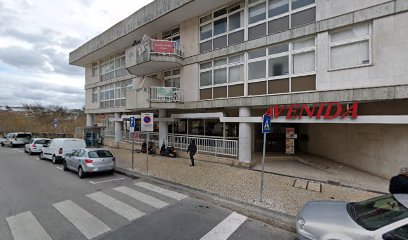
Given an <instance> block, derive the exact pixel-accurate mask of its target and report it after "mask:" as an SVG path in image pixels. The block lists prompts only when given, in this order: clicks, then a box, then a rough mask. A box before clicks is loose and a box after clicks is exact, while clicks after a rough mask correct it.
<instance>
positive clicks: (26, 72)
mask: <svg viewBox="0 0 408 240" xmlns="http://www.w3.org/2000/svg"><path fill="white" fill-rule="evenodd" d="M150 2H152V0H69V1H63V0H0V106H1V105H9V106H20V105H21V104H24V103H41V104H43V105H49V104H59V105H62V106H65V107H68V108H82V107H83V106H84V105H85V100H84V90H83V89H84V69H83V68H80V67H76V66H70V65H69V64H68V54H69V52H71V51H72V50H74V49H76V48H78V47H79V46H81V45H82V44H83V43H85V42H86V41H88V40H90V39H91V38H93V37H95V36H96V35H98V34H100V33H102V32H103V31H105V30H107V29H108V28H109V27H111V26H112V25H114V24H115V23H117V22H119V21H120V20H122V19H124V18H126V17H128V16H129V15H131V14H132V13H134V12H135V11H137V10H138V9H140V8H141V7H143V6H144V5H146V4H148V3H150Z"/></svg>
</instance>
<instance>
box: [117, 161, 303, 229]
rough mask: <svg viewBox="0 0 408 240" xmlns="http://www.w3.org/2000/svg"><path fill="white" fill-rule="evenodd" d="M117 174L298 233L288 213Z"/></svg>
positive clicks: (131, 174) (154, 179)
mask: <svg viewBox="0 0 408 240" xmlns="http://www.w3.org/2000/svg"><path fill="white" fill-rule="evenodd" d="M115 172H117V173H119V174H122V175H125V176H128V177H131V178H135V179H138V178H142V179H146V180H149V181H152V182H156V183H159V184H162V185H167V186H170V187H172V188H175V189H179V190H182V191H185V192H188V193H189V195H190V196H192V197H194V198H197V199H201V200H204V201H207V202H209V203H211V204H213V205H216V206H218V207H222V208H227V209H229V210H231V211H234V212H238V213H240V214H243V215H245V216H247V217H250V218H253V219H256V220H259V221H262V222H264V223H267V224H269V225H272V226H275V227H278V228H281V229H284V230H287V231H290V232H296V228H295V217H294V216H292V215H289V214H286V213H282V212H278V211H273V210H270V209H267V208H264V207H260V206H254V205H252V204H249V203H245V202H241V201H238V200H235V199H231V198H228V197H225V196H221V195H219V194H215V193H211V192H207V191H204V190H200V189H196V188H193V187H190V186H186V185H183V184H179V183H175V182H172V181H168V180H164V179H161V178H158V177H154V176H149V175H146V174H143V173H138V172H135V171H132V170H130V169H124V168H120V167H116V169H115Z"/></svg>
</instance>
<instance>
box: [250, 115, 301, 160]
mask: <svg viewBox="0 0 408 240" xmlns="http://www.w3.org/2000/svg"><path fill="white" fill-rule="evenodd" d="M300 125H301V124H296V123H279V124H273V123H272V124H271V133H269V134H267V135H266V145H265V147H266V149H265V151H266V152H273V153H281V154H285V152H286V128H294V129H295V134H297V135H298V137H299V136H300V134H299V129H300ZM262 147H263V133H262V126H261V124H255V149H254V150H255V152H262ZM298 151H299V139H295V153H296V152H298Z"/></svg>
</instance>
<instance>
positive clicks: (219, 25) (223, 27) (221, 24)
mask: <svg viewBox="0 0 408 240" xmlns="http://www.w3.org/2000/svg"><path fill="white" fill-rule="evenodd" d="M226 31H227V18H221V19H219V20H217V21H215V22H214V35H218V34H221V33H225V32H226Z"/></svg>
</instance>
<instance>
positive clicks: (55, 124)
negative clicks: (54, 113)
mask: <svg viewBox="0 0 408 240" xmlns="http://www.w3.org/2000/svg"><path fill="white" fill-rule="evenodd" d="M57 127H58V118H54V128H55V138H57Z"/></svg>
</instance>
